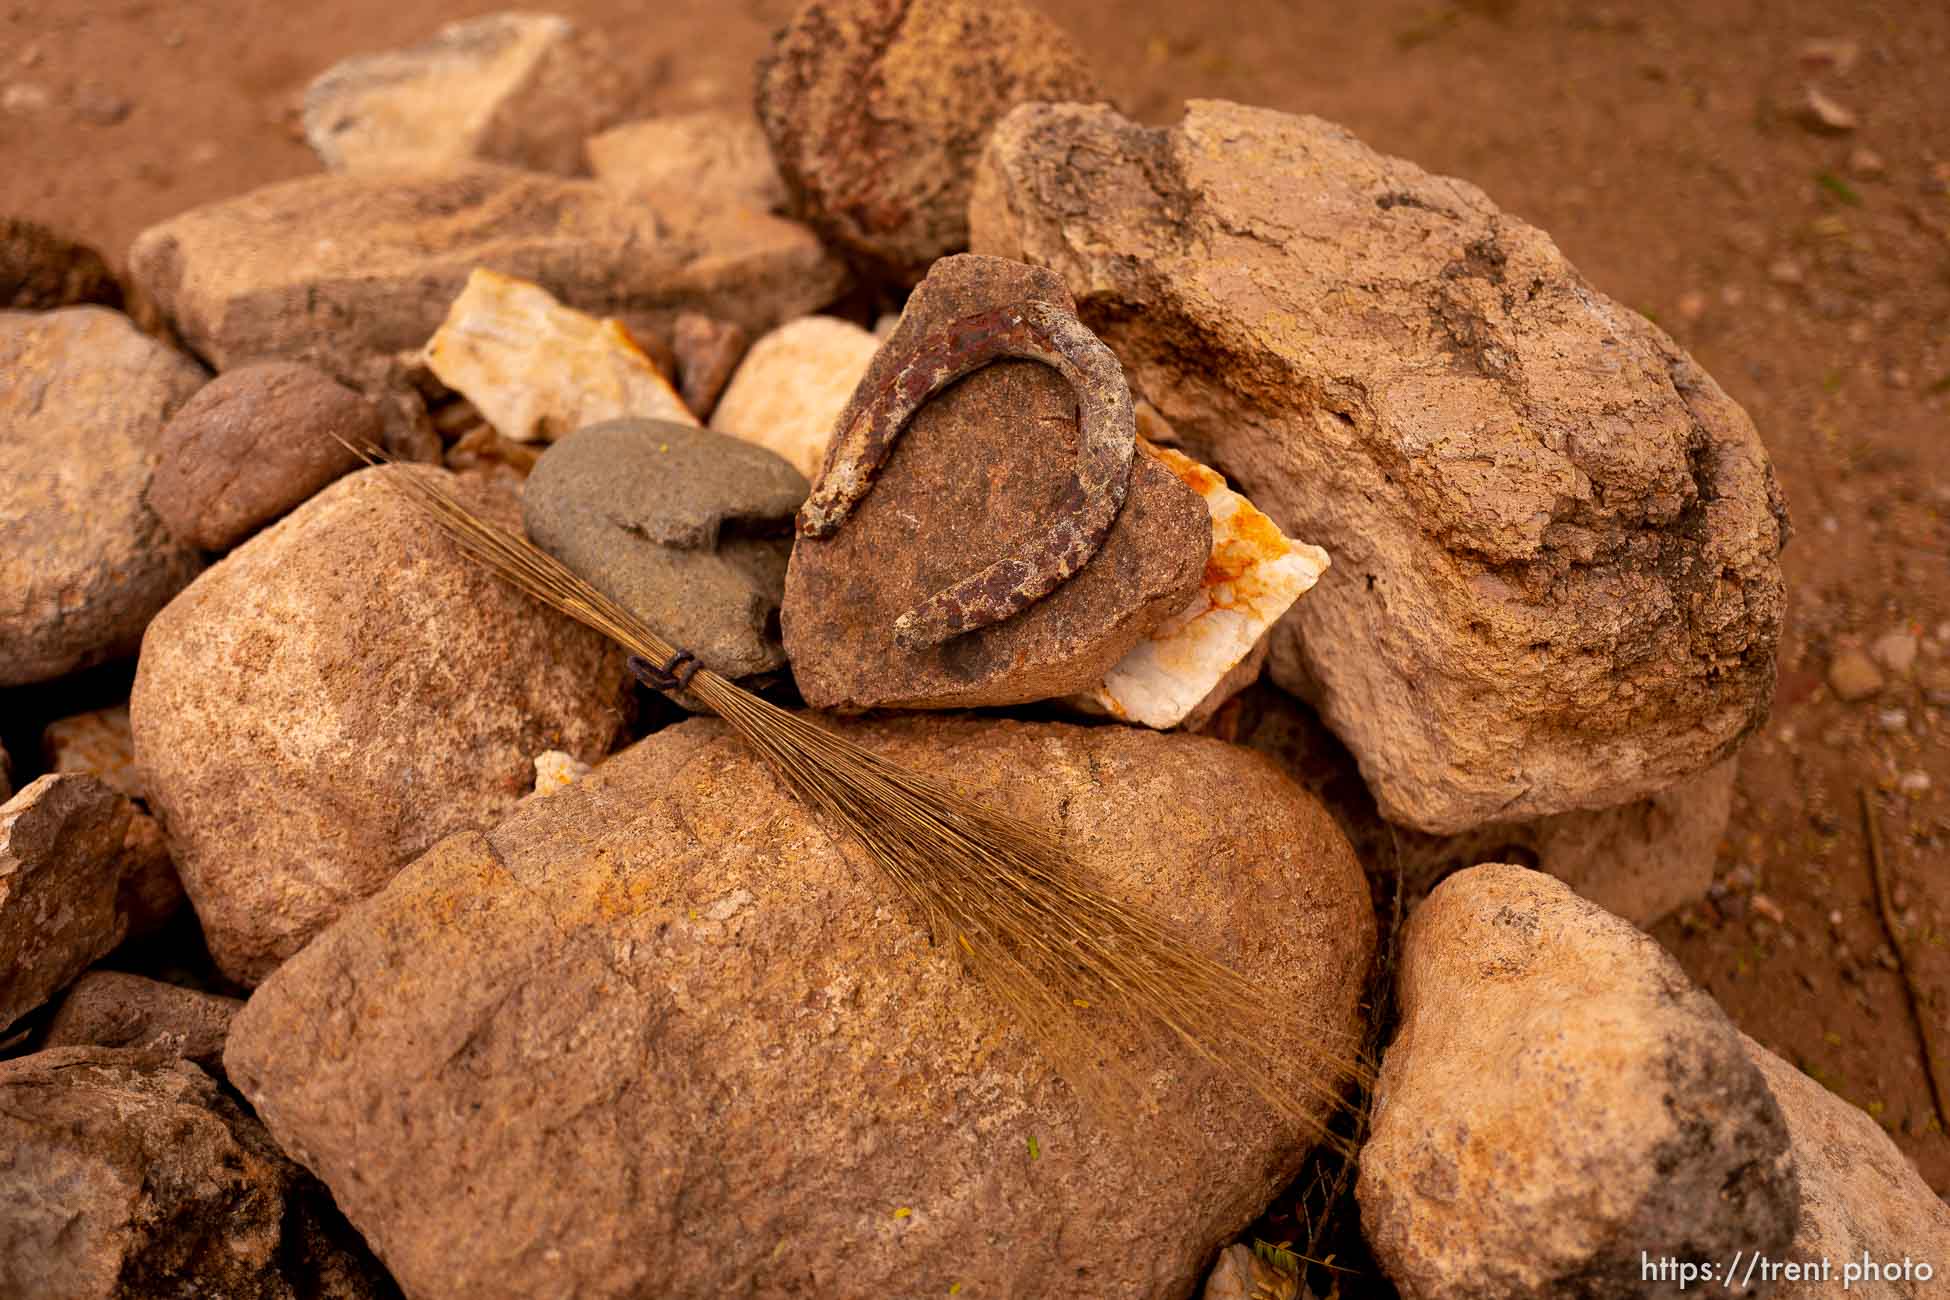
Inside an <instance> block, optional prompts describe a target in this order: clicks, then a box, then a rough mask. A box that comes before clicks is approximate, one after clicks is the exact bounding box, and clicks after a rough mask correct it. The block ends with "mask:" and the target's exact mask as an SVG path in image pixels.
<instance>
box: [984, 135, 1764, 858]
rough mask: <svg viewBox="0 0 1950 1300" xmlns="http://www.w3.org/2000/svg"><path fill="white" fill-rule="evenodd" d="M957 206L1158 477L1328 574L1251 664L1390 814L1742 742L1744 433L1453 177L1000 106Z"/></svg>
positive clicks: (1756, 561)
mask: <svg viewBox="0 0 1950 1300" xmlns="http://www.w3.org/2000/svg"><path fill="white" fill-rule="evenodd" d="M1079 158H1087V159H1089V160H1090V165H1088V166H1082V165H1079V164H1078V163H1077V160H1078V159H1079ZM970 213H971V217H970V221H971V230H972V238H973V243H974V246H975V247H976V249H977V250H978V251H982V252H989V253H996V254H1000V255H1004V256H1010V257H1020V258H1022V259H1024V260H1026V261H1030V262H1034V263H1037V264H1039V265H1044V266H1050V267H1053V268H1055V269H1057V270H1059V271H1060V272H1061V273H1062V275H1063V277H1064V279H1065V281H1066V282H1067V283H1068V284H1069V285H1070V286H1071V287H1072V289H1073V291H1074V292H1075V293H1076V294H1077V296H1078V299H1079V304H1080V310H1081V312H1082V314H1083V316H1084V319H1085V320H1086V321H1088V322H1090V323H1091V324H1092V325H1093V326H1094V327H1096V328H1097V329H1098V330H1099V332H1100V333H1101V334H1102V335H1103V336H1104V338H1105V341H1106V342H1108V343H1109V344H1110V345H1111V347H1112V348H1113V349H1114V350H1115V351H1116V352H1117V354H1118V356H1119V358H1120V359H1121V360H1122V361H1123V363H1124V366H1125V370H1126V373H1127V374H1128V375H1130V377H1131V381H1132V386H1133V388H1134V389H1137V390H1141V391H1142V392H1143V393H1144V394H1145V395H1146V396H1148V397H1149V398H1150V400H1151V401H1152V402H1153V403H1155V404H1156V406H1157V407H1158V409H1159V410H1160V411H1161V412H1162V413H1163V414H1164V416H1165V417H1166V418H1167V419H1168V420H1170V421H1171V423H1172V424H1173V425H1174V426H1175V427H1176V428H1177V430H1178V432H1179V434H1180V435H1181V436H1182V437H1183V439H1184V441H1185V449H1186V451H1187V452H1188V453H1190V454H1191V455H1193V456H1194V457H1195V458H1196V459H1199V460H1201V461H1204V462H1206V463H1208V464H1214V465H1220V466H1223V467H1224V469H1225V471H1226V473H1227V474H1228V475H1229V476H1231V478H1232V479H1233V481H1234V482H1235V484H1236V485H1237V486H1238V487H1239V489H1240V490H1241V491H1243V492H1245V493H1246V494H1247V495H1248V496H1249V497H1250V498H1251V499H1252V501H1253V503H1254V504H1255V505H1257V506H1259V507H1260V509H1262V510H1264V511H1266V512H1267V514H1269V515H1270V516H1272V518H1273V519H1274V521H1275V522H1277V523H1278V524H1279V525H1280V527H1281V529H1282V530H1283V531H1285V532H1286V533H1287V534H1289V535H1290V536H1295V537H1304V538H1306V539H1308V540H1309V541H1312V542H1317V543H1318V544H1320V545H1321V546H1324V547H1326V548H1327V551H1328V553H1329V554H1331V555H1332V556H1333V557H1334V568H1333V569H1332V570H1331V571H1330V572H1329V573H1328V574H1327V576H1326V577H1325V578H1324V579H1322V581H1321V584H1320V586H1319V587H1317V588H1316V589H1315V590H1314V591H1313V592H1311V593H1309V594H1308V596H1307V598H1306V599H1305V600H1303V601H1301V602H1299V603H1298V604H1297V605H1295V607H1294V609H1293V612H1292V613H1291V614H1289V615H1288V617H1287V619H1286V620H1285V621H1284V622H1283V623H1282V625H1281V626H1282V629H1283V630H1282V631H1279V632H1276V634H1275V642H1274V647H1273V653H1272V664H1271V671H1272V674H1273V677H1274V680H1276V681H1278V682H1279V683H1280V684H1281V685H1283V686H1287V687H1289V688H1290V689H1295V690H1298V691H1302V692H1303V693H1305V694H1306V695H1307V696H1308V697H1309V698H1310V699H1311V700H1313V701H1315V702H1317V704H1318V706H1319V707H1320V709H1321V712H1322V715H1323V716H1324V717H1325V718H1326V720H1327V722H1328V724H1329V725H1330V726H1331V727H1333V728H1334V730H1335V731H1336V732H1337V733H1338V734H1339V735H1340V736H1341V737H1342V738H1343V739H1344V740H1345V741H1346V742H1347V744H1348V747H1349V748H1350V749H1351V750H1352V751H1353V752H1354V753H1355V755H1356V756H1357V757H1358V758H1359V759H1360V762H1361V768H1362V771H1363V773H1364V774H1365V776H1366V778H1367V780H1368V782H1369V784H1370V785H1371V786H1373V787H1374V790H1375V794H1376V797H1377V799H1378V800H1379V801H1380V804H1381V807H1382V810H1383V811H1384V812H1385V813H1386V815H1387V816H1388V817H1389V818H1390V819H1391V820H1393V821H1396V822H1400V823H1403V824H1407V825H1410V826H1415V827H1418V828H1421V829H1424V830H1429V831H1436V832H1444V833H1449V832H1455V831H1461V830H1465V829H1468V828H1470V827H1474V826H1480V825H1482V824H1485V823H1487V822H1492V821H1499V820H1510V819H1527V818H1532V817H1538V816H1546V815H1549V814H1552V813H1558V812H1566V811H1570V810H1572V809H1578V808H1597V807H1606V806H1610V805H1614V804H1619V803H1623V802H1626V801H1628V800H1631V799H1635V798H1640V797H1643V796H1645V795H1648V794H1650V793H1652V792H1653V791H1655V790H1659V789H1662V788H1664V787H1666V786H1668V785H1671V784H1673V782H1675V781H1676V780H1679V779H1681V778H1684V777H1686V776H1688V775H1690V774H1692V773H1694V772H1698V771H1700V770H1701V769H1703V768H1706V767H1708V766H1710V765H1711V764H1713V763H1715V762H1717V761H1719V760H1720V759H1722V758H1724V757H1726V756H1727V755H1728V754H1729V753H1731V752H1732V750H1733V749H1734V747H1735V746H1736V745H1737V744H1738V743H1739V741H1740V740H1741V738H1742V737H1743V736H1745V735H1746V734H1747V733H1748V732H1749V731H1751V730H1752V729H1753V728H1754V727H1756V726H1757V725H1759V723H1760V721H1761V719H1762V718H1763V717H1764V716H1765V713H1766V709H1767V704H1768V700H1769V697H1770V694H1771V691H1772V686H1773V681H1774V651H1775V645H1776V642H1777V640H1778V638H1779V633H1780V620H1781V609H1782V594H1781V575H1780V569H1779V566H1778V564H1777V563H1776V555H1777V553H1778V551H1779V549H1780V547H1781V544H1782V542H1783V540H1784V538H1785V535H1786V523H1785V511H1784V508H1783V506H1782V504H1781V497H1780V493H1779V491H1778V489H1777V487H1776V485H1775V482H1774V476H1773V471H1772V469H1771V467H1770V465H1769V463H1768V460H1767V456H1766V453H1765V452H1764V451H1763V449H1762V447H1761V444H1760V441H1759V439H1758V438H1757V437H1756V435H1755V433H1754V429H1753V426H1752V424H1751V423H1750V422H1749V421H1748V419H1747V417H1746V415H1745V414H1744V413H1743V412H1742V411H1741V410H1740V408H1739V407H1738V406H1736V405H1735V404H1734V403H1733V402H1732V401H1731V400H1730V399H1729V398H1727V396H1726V395H1725V394H1724V393H1723V392H1721V391H1720V389H1719V387H1718V386H1717V385H1716V384H1714V383H1713V381H1712V380H1711V379H1710V378H1709V377H1708V376H1707V375H1706V374H1705V373H1704V372H1702V371H1701V370H1700V369H1699V367H1698V366H1696V365H1695V364H1694V363H1693V362H1692V361H1691V359H1690V358H1688V357H1687V356H1686V355H1685V354H1684V353H1683V352H1681V351H1680V350H1679V348H1678V347H1677V346H1676V345H1675V344H1674V343H1673V342H1672V341H1671V340H1670V339H1669V338H1667V337H1666V336H1665V335H1664V334H1663V333H1661V332H1660V331H1659V330H1658V329H1656V328H1655V327H1653V326H1652V325H1651V324H1649V323H1648V322H1647V321H1646V320H1645V319H1644V318H1643V317H1641V316H1639V315H1637V314H1636V313H1634V312H1631V311H1628V310H1625V309H1623V308H1621V307H1619V306H1617V305H1616V304H1615V303H1612V302H1611V301H1609V300H1608V299H1606V298H1605V297H1603V296H1602V295H1601V294H1598V293H1596V292H1595V291H1593V290H1592V289H1591V288H1590V286H1588V285H1587V284H1585V282H1584V281H1583V280H1582V278H1580V277H1579V276H1578V274H1577V272H1576V271H1575V270H1574V269H1573V268H1572V267H1571V266H1570V265H1569V264H1568V263H1567V262H1565V260H1564V258H1563V256H1562V255H1561V254H1560V253H1559V252H1558V251H1557V249H1556V247H1555V246H1554V245H1553V244H1552V243H1551V242H1550V240H1549V239H1548V238H1547V237H1546V236H1545V235H1544V234H1543V233H1542V232H1541V231H1538V230H1536V229H1535V228H1533V227H1530V226H1527V225H1525V224H1524V223H1522V222H1520V221H1518V220H1516V219H1514V218H1512V217H1510V216H1508V215H1506V214H1504V213H1502V212H1501V211H1499V210H1498V209H1497V208H1496V207H1495V205H1494V204H1492V203H1491V202H1490V201H1489V199H1488V198H1486V197H1485V196H1484V195H1483V193H1482V192H1481V191H1480V190H1477V189H1476V188H1475V187H1474V186H1471V185H1468V184H1466V183H1464V182H1461V181H1456V180H1450V179H1447V178H1443V177H1436V176H1431V175H1429V174H1428V173H1426V172H1423V171H1422V170H1421V169H1419V168H1417V167H1415V166H1413V165H1411V164H1409V163H1406V162H1403V161H1401V160H1399V159H1394V158H1388V157H1384V156H1382V155H1380V154H1377V153H1375V152H1373V151H1372V150H1369V149H1367V148H1366V147H1364V146H1363V145H1362V144H1361V143H1360V142H1359V141H1357V140H1355V139H1354V138H1353V137H1352V136H1350V135H1349V134H1348V133H1347V132H1346V131H1344V130H1343V129H1341V128H1340V127H1337V126H1334V125H1332V124H1330V123H1327V122H1323V121H1320V120H1319V119H1317V118H1310V117H1297V116H1290V115H1287V114H1282V113H1275V112H1271V111H1268V110H1260V109H1249V108H1243V107H1240V106H1237V105H1232V104H1225V103H1219V102H1215V101H1193V103H1192V104H1191V106H1190V108H1189V109H1188V111H1187V113H1186V116H1185V118H1184V120H1183V121H1182V122H1180V124H1179V125H1178V126H1177V127H1175V128H1171V129H1157V130H1153V129H1149V128H1145V127H1140V126H1138V125H1136V124H1134V123H1132V122H1129V121H1126V120H1125V119H1123V118H1121V117H1119V116H1117V115H1116V114H1115V113H1114V112H1111V111H1110V110H1108V109H1103V108H1089V107H1084V106H1081V105H1074V104H1072V105H1026V106H1023V107H1021V108H1018V109H1016V110H1015V111H1014V112H1013V113H1012V114H1011V115H1010V116H1009V117H1008V118H1006V119H1005V120H1004V121H1003V122H1002V123H1001V124H999V125H998V126H997V128H996V130H995V133H994V135H993V136H992V138H991V142H990V147H989V150H988V152H987V154H986V155H985V158H984V162H983V165H982V169H981V171H980V173H979V174H978V177H977V180H976V185H975V191H974V197H973V199H972V201H971V206H970Z"/></svg>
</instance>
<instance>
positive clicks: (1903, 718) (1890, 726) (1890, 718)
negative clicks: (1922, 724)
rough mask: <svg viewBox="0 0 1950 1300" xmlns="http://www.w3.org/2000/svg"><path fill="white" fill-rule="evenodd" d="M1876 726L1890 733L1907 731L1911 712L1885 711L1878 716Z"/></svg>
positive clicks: (1901, 710)
mask: <svg viewBox="0 0 1950 1300" xmlns="http://www.w3.org/2000/svg"><path fill="white" fill-rule="evenodd" d="M1876 725H1877V726H1878V727H1881V728H1882V729H1883V730H1884V731H1888V732H1899V731H1907V730H1909V712H1908V710H1906V709H1883V710H1882V711H1881V712H1879V713H1877V714H1876Z"/></svg>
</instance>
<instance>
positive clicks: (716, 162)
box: [584, 110, 786, 212]
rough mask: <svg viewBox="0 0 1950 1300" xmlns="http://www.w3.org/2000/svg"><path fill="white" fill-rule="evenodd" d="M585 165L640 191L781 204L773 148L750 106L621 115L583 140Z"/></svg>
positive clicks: (764, 206) (767, 206)
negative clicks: (629, 118)
mask: <svg viewBox="0 0 1950 1300" xmlns="http://www.w3.org/2000/svg"><path fill="white" fill-rule="evenodd" d="M584 149H585V151H586V152H587V153H588V155H589V169H590V170H591V171H593V172H594V173H595V174H596V179H597V180H599V181H601V182H603V183H604V184H605V185H611V186H615V187H616V188H617V189H621V190H626V191H629V192H631V193H640V194H652V195H655V194H673V193H677V194H700V195H704V196H706V197H708V198H711V199H714V200H721V201H723V202H726V203H736V204H739V205H742V206H744V207H750V208H758V209H759V210H761V211H764V212H777V211H782V210H783V209H784V208H785V205H786V196H785V182H783V181H781V180H780V179H779V169H778V167H777V166H775V165H774V164H773V162H772V147H771V145H769V144H767V143H766V141H765V132H764V131H763V130H761V129H760V128H759V125H758V122H757V120H756V119H755V118H753V117H752V115H751V114H750V113H731V112H725V111H723V110H707V111H705V112H701V113H673V114H670V115H669V116H665V117H651V118H645V119H643V120H642V121H640V122H625V123H623V124H622V125H621V126H614V127H611V128H610V129H609V130H607V131H604V132H603V133H602V134H600V135H593V136H590V137H589V139H588V140H587V141H586V142H585V144H584Z"/></svg>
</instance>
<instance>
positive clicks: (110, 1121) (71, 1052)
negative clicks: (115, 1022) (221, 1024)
mask: <svg viewBox="0 0 1950 1300" xmlns="http://www.w3.org/2000/svg"><path fill="white" fill-rule="evenodd" d="M0 1152H4V1153H5V1156H4V1158H0V1295H6V1296H8V1297H10V1298H11V1300H138V1297H164V1296H166V1297H184V1298H185V1300H187V1297H190V1296H200V1297H210V1298H212V1300H301V1297H302V1298H303V1300H380V1298H382V1297H388V1296H397V1295H398V1294H399V1292H398V1289H397V1288H396V1287H395V1286H394V1285H393V1284H392V1281H391V1279H390V1278H388V1277H387V1276H386V1275H385V1273H384V1271H383V1270H382V1269H380V1268H379V1266H378V1265H377V1264H376V1263H375V1262H374V1261H373V1259H372V1256H371V1254H370V1253H369V1252H368V1251H367V1250H366V1249H365V1246H364V1243H362V1242H360V1241H359V1239H358V1238H357V1236H356V1235H354V1234H353V1233H352V1232H351V1231H350V1230H349V1229H348V1228H347V1227H346V1225H345V1221H344V1220H343V1219H342V1218H340V1217H339V1214H338V1212H337V1211H336V1210H335V1209H334V1208H333V1206H332V1203H331V1198H330V1197H329V1196H328V1195H327V1194H326V1193H325V1191H324V1189H323V1188H321V1187H320V1186H319V1185H318V1184H317V1182H316V1181H314V1180H313V1179H312V1178H310V1177H309V1176H308V1175H306V1173H305V1171H304V1170H302V1169H300V1168H299V1167H298V1166H297V1165H295V1164H293V1163H292V1162H291V1161H290V1160H289V1159H287V1158H286V1157H285V1155H284V1153H283V1152H281V1151H279V1150H278V1148H277V1146H276V1144H274V1143H273V1142H272V1141H271V1139H270V1137H269V1135H267V1134H266V1133H265V1131H264V1126H263V1125H262V1124H260V1123H258V1122H257V1121H256V1120H255V1119H253V1118H252V1117H251V1116H250V1115H248V1114H246V1113H245V1112H244V1111H243V1109H242V1108H241V1107H239V1106H238V1105H237V1104H236V1103H235V1102H234V1101H232V1100H231V1099H230V1098H228V1097H226V1096H225V1095H224V1094H223V1092H222V1090H221V1089H219V1088H218V1087H217V1085H216V1083H215V1082H214V1081H213V1080H212V1079H211V1078H210V1076H209V1075H207V1074H205V1073H204V1072H203V1071H202V1070H200V1069H198V1068H197V1067H196V1066H194V1065H192V1064H190V1063H189V1062H188V1061H183V1060H173V1059H168V1058H165V1057H163V1056H161V1055H159V1054H156V1053H152V1052H138V1051H117V1050H114V1049H111V1048H100V1047H66V1048H59V1049H56V1050H54V1051H48V1052H40V1053H37V1054H35V1055H33V1056H24V1057H20V1058H18V1059H16V1060H12V1061H0Z"/></svg>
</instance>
